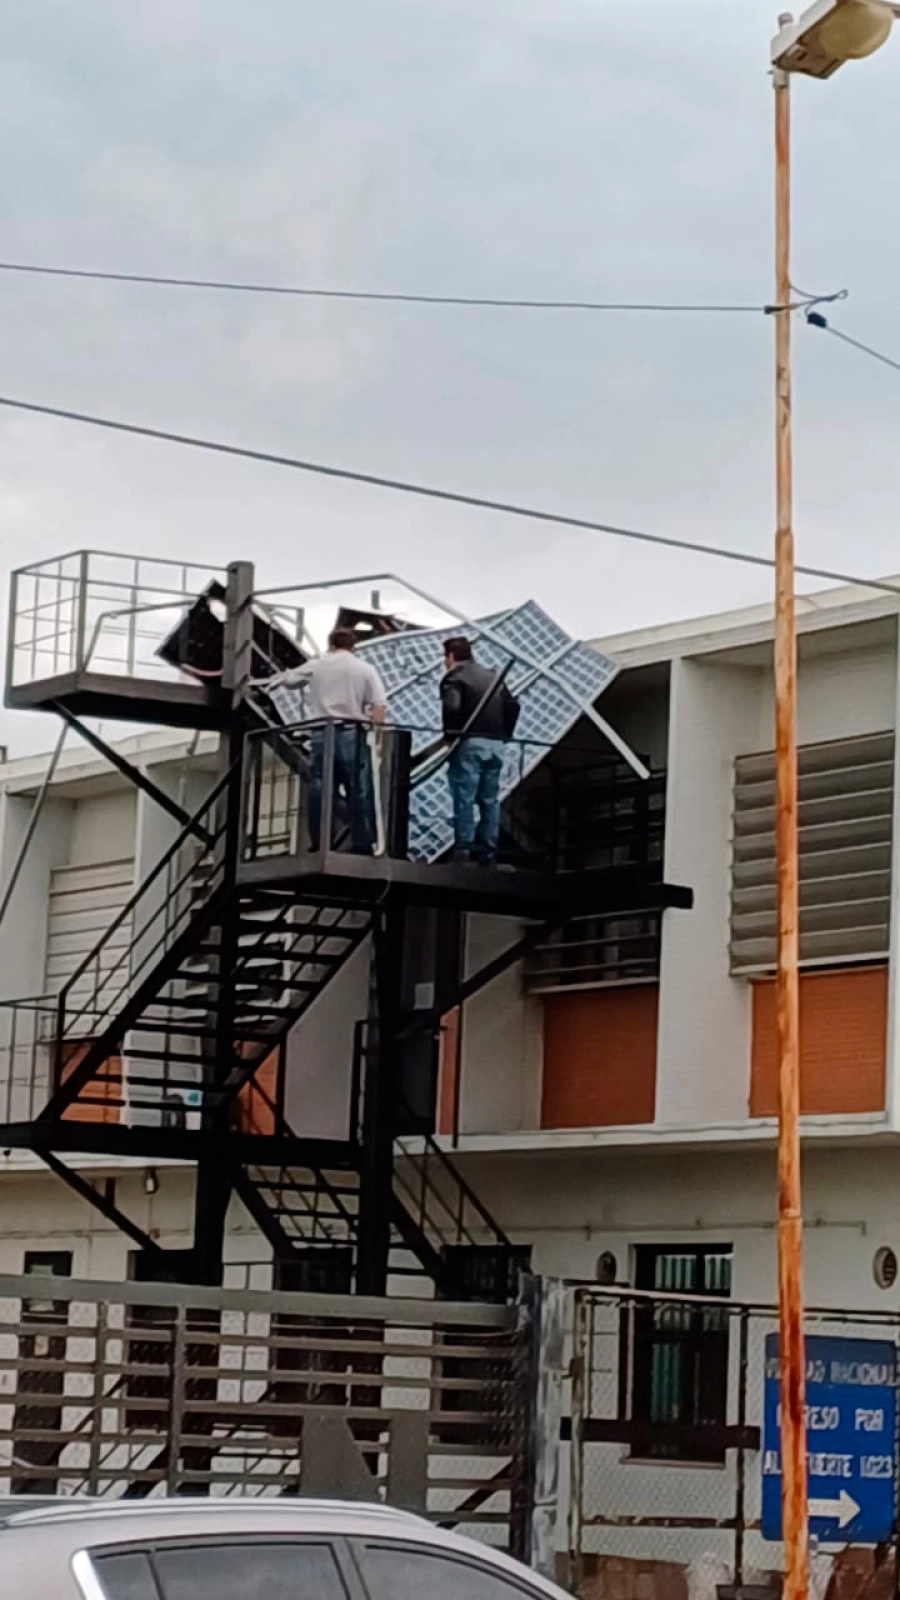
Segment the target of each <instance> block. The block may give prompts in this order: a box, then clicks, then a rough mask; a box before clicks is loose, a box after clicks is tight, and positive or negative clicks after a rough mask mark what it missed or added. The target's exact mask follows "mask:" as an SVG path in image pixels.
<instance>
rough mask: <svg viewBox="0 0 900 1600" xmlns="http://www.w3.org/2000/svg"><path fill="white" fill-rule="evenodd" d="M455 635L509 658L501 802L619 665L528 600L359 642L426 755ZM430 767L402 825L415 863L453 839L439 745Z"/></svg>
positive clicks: (436, 734)
mask: <svg viewBox="0 0 900 1600" xmlns="http://www.w3.org/2000/svg"><path fill="white" fill-rule="evenodd" d="M482 628H488V629H490V632H491V634H492V637H491V638H485V637H484V635H483V633H482V632H481V631H480V630H481V629H482ZM460 636H462V637H465V638H470V639H471V640H472V643H473V645H474V646H475V649H476V652H477V655H478V660H479V661H480V662H481V663H482V664H483V665H484V666H486V667H489V668H491V669H493V670H495V671H499V670H500V668H501V667H504V666H506V665H507V663H509V662H511V665H510V666H509V671H508V673H507V677H506V682H507V684H508V686H509V688H510V689H511V690H512V692H513V694H515V695H516V696H517V698H518V699H519V701H520V703H521V714H520V716H519V722H518V726H517V728H516V737H515V740H514V741H510V743H509V744H508V745H507V747H506V756H505V763H504V769H503V776H502V779H501V797H502V798H503V799H508V798H509V796H510V795H511V794H512V793H513V791H514V790H515V789H516V788H518V786H519V784H520V783H521V782H522V781H523V779H525V778H527V777H528V775H529V773H531V772H533V771H534V769H535V767H537V766H538V765H539V763H540V762H541V761H542V760H543V759H544V757H545V756H546V755H548V754H549V752H550V750H551V749H552V748H553V747H554V745H556V744H558V743H559V741H560V739H562V738H563V736H564V735H565V734H566V733H568V731H569V729H570V728H572V727H573V726H574V724H575V723H576V722H577V721H578V718H579V717H580V716H581V715H582V713H583V711H584V710H585V708H586V707H587V706H589V705H592V704H593V703H594V701H595V700H596V699H597V698H598V696H599V695H601V694H602V693H603V691H604V689H606V688H608V687H609V685H610V683H611V682H612V680H613V678H614V677H615V676H616V673H617V672H618V666H617V664H616V663H615V662H614V661H612V660H611V659H610V657H609V656H604V655H601V654H600V653H599V651H597V650H593V649H591V647H590V646H589V645H586V644H581V643H579V642H578V641H577V640H575V639H572V638H570V636H569V635H568V634H567V633H566V632H565V629H563V628H561V627H560V626H559V624H558V623H557V622H554V621H553V618H552V617H549V616H548V615H547V613H546V612H545V611H543V610H542V609H541V607H540V606H539V605H537V604H536V603H535V601H533V600H528V601H526V603H525V604H524V605H521V606H517V607H516V608H515V609H514V610H512V611H506V612H502V613H499V614H497V615H494V616H490V617H485V618H484V619H483V621H482V622H481V623H476V624H474V625H471V624H466V623H456V624H454V625H452V626H450V627H446V628H433V629H431V628H429V629H421V630H419V631H417V632H415V633H408V634H393V635H388V636H387V637H385V638H382V639H374V640H372V641H371V642H370V643H368V644H365V645H363V646H361V647H360V654H361V655H362V654H365V656H366V658H367V660H370V661H372V662H374V664H375V665H376V666H377V668H378V671H379V672H380V673H381V676H382V679H383V680H384V685H385V688H386V689H387V693H388V702H389V706H390V720H391V722H392V723H394V724H395V725H396V726H399V727H405V728H411V729H413V730H414V731H413V756H414V757H420V758H421V757H424V756H425V753H426V752H427V751H428V750H429V749H432V748H434V747H436V746H438V747H439V746H440V741H441V705H440V694H439V685H440V681H441V678H442V677H443V675H444V640H445V639H449V638H453V637H457V638H459V637H460ZM523 656H524V657H525V658H527V659H523ZM532 663H536V664H537V665H533V664H532ZM270 694H271V698H272V700H273V703H274V704H275V706H276V709H277V711H278V714H279V716H280V717H281V718H282V719H283V721H285V722H286V723H291V722H302V721H303V720H304V718H305V717H306V715H307V713H306V709H305V705H304V697H303V691H302V689H286V688H284V687H279V688H278V689H276V690H273V691H270ZM435 763H436V764H435V768H434V770H432V771H428V770H427V767H426V771H425V775H424V776H422V777H420V778H419V781H416V780H415V779H414V785H415V786H414V788H413V791H412V794H411V796H410V828H409V854H410V858H411V859H412V860H420V861H434V860H436V859H437V858H438V857H439V856H441V855H443V853H444V851H445V850H447V849H449V847H450V845H451V844H452V842H453V824H452V820H451V812H450V793H449V790H448V787H447V779H446V774H445V773H444V771H443V768H442V764H441V763H440V760H439V750H437V749H436V750H435Z"/></svg>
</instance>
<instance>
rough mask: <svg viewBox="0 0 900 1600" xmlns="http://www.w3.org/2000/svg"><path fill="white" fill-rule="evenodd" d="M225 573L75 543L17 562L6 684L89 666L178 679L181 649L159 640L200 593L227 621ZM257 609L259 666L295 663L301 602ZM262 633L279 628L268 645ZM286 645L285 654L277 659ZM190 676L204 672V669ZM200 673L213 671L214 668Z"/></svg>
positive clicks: (166, 636) (219, 617) (256, 604)
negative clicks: (78, 546)
mask: <svg viewBox="0 0 900 1600" xmlns="http://www.w3.org/2000/svg"><path fill="white" fill-rule="evenodd" d="M226 577H227V574H226V572H225V570H224V569H223V568H217V567H214V566H204V565H201V564H199V563H196V562H185V561H172V560H160V559H157V558H155V557H150V556H130V555H118V554H115V553H113V552H111V551H103V550H76V551H71V552H69V553H67V554H66V555H62V556H56V557H53V558H52V559H51V560H48V561H39V562H33V563H31V564H29V565H28V566H24V567H20V568H18V570H17V571H15V572H13V574H12V579H11V585H10V607H9V630H8V636H7V660H6V683H7V687H8V688H20V687H22V686H24V685H26V684H29V683H34V682H40V681H41V680H43V679H49V678H55V677H59V676H61V675H63V674H65V673H70V672H87V671H91V672H94V673H98V674H103V675H106V676H112V677H120V678H123V679H124V678H139V679H141V680H151V681H152V680H155V681H157V682H160V681H161V682H170V683H172V682H179V681H182V682H183V681H184V679H183V673H182V668H181V665H180V664H179V660H178V651H177V649H176V650H171V649H169V650H167V651H166V652H165V654H163V655H161V654H160V649H161V647H162V646H164V645H165V644H166V642H167V641H171V637H172V635H173V634H175V633H177V631H178V629H179V626H180V624H181V623H182V621H183V620H184V618H185V617H186V616H187V615H188V613H189V612H191V611H192V608H194V607H195V606H197V604H198V602H201V601H202V599H203V597H204V596H207V597H208V603H209V606H210V607H211V608H212V611H213V615H214V616H215V617H216V620H217V621H218V622H219V623H221V624H222V625H224V616H225V607H224V599H223V597H224V594H225V585H226ZM253 609H254V613H255V616H256V620H257V626H256V636H255V639H254V658H253V659H254V667H255V669H259V671H260V672H262V673H265V672H266V671H268V672H276V671H278V670H281V669H283V667H284V666H285V665H286V664H292V663H293V655H290V647H291V646H292V645H293V646H295V647H296V646H297V645H298V643H299V641H300V640H301V638H302V635H303V613H302V610H299V609H298V608H296V607H291V606H289V605H286V604H285V603H283V602H273V603H271V604H267V603H265V602H262V601H260V602H256V601H254V602H253ZM267 633H269V634H271V635H272V636H274V635H276V634H277V635H278V636H279V638H278V640H274V637H273V638H271V639H270V645H271V648H270V649H267V648H266V636H267ZM279 645H280V646H281V647H282V648H281V649H279V648H278V646H279ZM284 648H287V649H288V652H289V655H290V660H282V659H280V656H281V654H282V653H283V649H284ZM273 652H274V653H273ZM276 657H279V659H276ZM298 659H300V658H299V657H298ZM193 675H194V676H195V677H197V678H199V679H201V680H202V679H203V677H204V674H203V672H202V671H195V672H194V674H193ZM206 676H211V677H212V678H213V679H215V678H217V677H218V672H217V671H215V670H213V671H212V673H211V674H206Z"/></svg>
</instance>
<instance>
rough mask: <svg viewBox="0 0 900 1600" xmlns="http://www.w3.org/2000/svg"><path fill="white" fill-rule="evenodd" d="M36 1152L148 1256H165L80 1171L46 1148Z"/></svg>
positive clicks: (52, 1170) (149, 1238)
mask: <svg viewBox="0 0 900 1600" xmlns="http://www.w3.org/2000/svg"><path fill="white" fill-rule="evenodd" d="M37 1154H38V1157H39V1159H40V1160H41V1161H43V1163H44V1166H45V1167H48V1168H49V1169H50V1171H51V1172H52V1173H55V1175H56V1177H57V1178H61V1179H62V1181H63V1183H67V1184H68V1186H69V1188H70V1189H72V1190H74V1192H75V1194H77V1195H78V1197H79V1199H81V1200H86V1201H87V1202H88V1205H91V1206H93V1208H94V1210H95V1211H99V1212H100V1215H101V1216H102V1217H105V1218H106V1220H107V1222H112V1223H114V1224H115V1226H116V1227H117V1228H118V1229H119V1231H120V1232H121V1233H124V1234H126V1235H127V1237H128V1238H129V1239H131V1240H132V1241H133V1242H134V1244H136V1245H137V1246H138V1247H139V1248H140V1249H141V1250H143V1251H145V1253H146V1254H147V1255H148V1256H150V1257H152V1258H153V1259H154V1260H155V1259H156V1258H157V1257H159V1258H160V1261H162V1260H163V1259H164V1258H165V1254H166V1252H165V1250H162V1249H161V1248H160V1246H159V1245H158V1244H157V1243H156V1241H155V1239H151V1237H150V1235H149V1233H145V1232H144V1230H143V1228H139V1227H138V1225H137V1223H136V1222H132V1220H131V1218H130V1217H126V1215H125V1213H124V1211H120V1210H119V1207H118V1206H117V1205H116V1204H115V1202H114V1201H113V1200H108V1199H107V1197H106V1195H104V1194H101V1193H100V1191H99V1190H98V1189H95V1188H94V1186H93V1184H91V1183H88V1181H87V1179H86V1178H83V1177H82V1176H81V1173H80V1172H74V1171H73V1170H72V1168H71V1167H67V1166H66V1164H65V1162H64V1161H60V1160H59V1158H58V1157H57V1156H54V1155H51V1154H50V1152H49V1151H48V1150H39V1151H38V1152H37Z"/></svg>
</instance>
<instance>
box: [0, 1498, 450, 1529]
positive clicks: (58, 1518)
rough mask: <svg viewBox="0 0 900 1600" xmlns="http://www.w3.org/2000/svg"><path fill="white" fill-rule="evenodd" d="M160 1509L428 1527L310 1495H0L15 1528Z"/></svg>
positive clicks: (403, 1514)
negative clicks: (128, 1497)
mask: <svg viewBox="0 0 900 1600" xmlns="http://www.w3.org/2000/svg"><path fill="white" fill-rule="evenodd" d="M163 1511H164V1512H165V1515H166V1517H182V1516H183V1517H190V1518H191V1519H196V1518H197V1517H200V1518H201V1519H202V1518H203V1517H209V1518H218V1517H221V1516H222V1514H223V1513H225V1514H226V1515H227V1516H228V1517H236V1518H237V1519H240V1517H241V1516H242V1515H243V1516H258V1515H259V1513H260V1512H261V1511H264V1512H265V1514H266V1516H267V1517H268V1516H275V1517H279V1516H283V1517H284V1518H285V1520H290V1521H291V1522H293V1523H294V1524H295V1525H296V1524H302V1523H305V1522H308V1523H310V1524H312V1525H313V1526H318V1525H319V1524H320V1523H321V1522H322V1520H323V1518H324V1519H325V1520H327V1521H329V1522H331V1521H333V1519H334V1518H335V1517H337V1516H339V1517H341V1518H342V1519H343V1518H344V1517H346V1518H348V1519H351V1520H353V1521H356V1520H359V1521H361V1522H363V1523H365V1524H368V1523H370V1522H373V1521H374V1522H378V1523H385V1522H388V1523H397V1524H398V1525H399V1526H400V1528H401V1529H403V1528H405V1529H406V1530H407V1532H410V1531H416V1530H418V1531H419V1532H421V1531H422V1530H423V1529H430V1528H431V1526H432V1524H431V1523H430V1522H427V1521H426V1519H425V1518H424V1517H417V1516H416V1515H415V1514H414V1513H413V1512H412V1511H400V1510H398V1509H397V1508H396V1507H395V1506H387V1505H381V1504H379V1503H378V1502H375V1501H373V1502H371V1503H370V1502H368V1501H347V1500H312V1499H307V1498H306V1497H304V1498H303V1499H299V1498H298V1499H293V1498H291V1499H276V1498H274V1497H273V1498H269V1497H268V1496H265V1497H264V1496H259V1497H256V1496H254V1497H253V1498H246V1499H241V1498H239V1497H234V1498H232V1497H231V1496H228V1497H227V1498H225V1497H223V1496H216V1497H213V1498H206V1497H205V1496H204V1497H200V1496H197V1497H196V1498H193V1497H191V1496H190V1495H181V1496H179V1497H178V1498H177V1499H168V1498H166V1497H165V1496H156V1495H154V1496H152V1497H148V1498H147V1499H146V1500H113V1499H106V1498H102V1497H98V1496H90V1495H67V1496H65V1497H63V1498H57V1499H55V1500H53V1499H50V1498H44V1497H42V1496H38V1497H35V1498H34V1499H32V1498H30V1497H26V1496H24V1495H18V1496H9V1497H7V1498H5V1499H0V1524H2V1525H3V1526H4V1527H11V1528H21V1527H34V1526H38V1527H43V1526H47V1525H49V1524H50V1523H59V1522H72V1521H79V1522H80V1521H90V1522H94V1521H96V1520H102V1521H106V1520H108V1519H113V1520H116V1521H118V1520H119V1519H120V1518H124V1517H136V1518H138V1519H141V1518H142V1517H146V1518H148V1519H149V1518H151V1517H158V1516H159V1515H160V1513H161V1512H163Z"/></svg>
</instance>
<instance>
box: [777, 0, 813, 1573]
mask: <svg viewBox="0 0 900 1600" xmlns="http://www.w3.org/2000/svg"><path fill="white" fill-rule="evenodd" d="M790 20H791V19H790V17H789V16H788V17H781V18H779V23H780V25H781V26H784V24H785V23H786V22H790ZM773 82H774V88H775V407H776V415H775V476H776V500H777V516H778V527H777V532H776V537H775V810H776V844H777V851H776V853H777V905H778V1057H779V1101H778V1326H779V1353H780V1365H781V1374H780V1376H781V1508H782V1510H781V1515H782V1536H783V1540H784V1591H783V1592H784V1600H807V1592H808V1586H809V1529H808V1521H807V1490H806V1422H805V1415H804V1400H805V1392H806V1384H805V1372H804V1366H805V1363H804V1352H803V1210H802V1200H801V1189H800V1128H799V1121H800V974H799V935H798V909H799V893H798V883H797V879H798V863H797V854H798V838H797V633H796V625H795V617H794V532H793V519H792V438H791V312H790V310H789V309H788V307H789V306H790V303H791V294H792V290H791V270H790V193H791V163H790V115H791V112H790V78H789V75H788V74H787V73H786V72H783V71H782V70H781V69H780V68H777V67H776V68H775V71H774V75H773Z"/></svg>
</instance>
